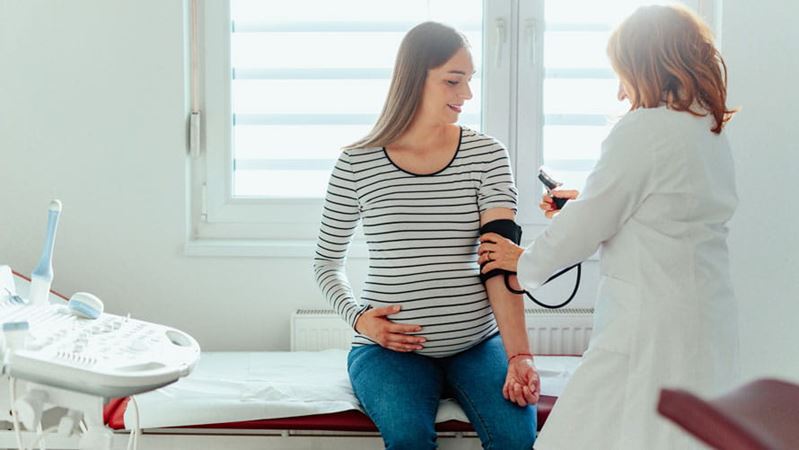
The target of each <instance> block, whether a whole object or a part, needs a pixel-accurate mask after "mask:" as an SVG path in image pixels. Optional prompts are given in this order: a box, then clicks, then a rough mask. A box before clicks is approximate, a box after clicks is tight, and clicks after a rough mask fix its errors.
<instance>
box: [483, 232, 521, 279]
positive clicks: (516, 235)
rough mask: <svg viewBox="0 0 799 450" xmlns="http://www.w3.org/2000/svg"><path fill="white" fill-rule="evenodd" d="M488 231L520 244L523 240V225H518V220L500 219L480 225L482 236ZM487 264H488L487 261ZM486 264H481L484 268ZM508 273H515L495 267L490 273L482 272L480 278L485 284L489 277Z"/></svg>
mask: <svg viewBox="0 0 799 450" xmlns="http://www.w3.org/2000/svg"><path fill="white" fill-rule="evenodd" d="M486 233H496V234H498V235H500V236H502V237H504V238H506V239H509V240H511V241H512V242H513V243H514V244H516V245H519V243H520V242H522V227H520V226H519V225H516V222H514V221H512V220H510V219H500V220H493V221H491V222H488V223H487V224H485V225H483V226H482V227H480V236H482V235H484V234H486ZM486 264H488V263H487V262H486ZM484 265H485V264H481V265H480V269H482V268H483V266H484ZM506 273H514V272H508V271H507V270H504V269H494V270H492V271H491V272H488V273H482V272H480V280H481V281H482V282H483V283H484V284H485V282H486V281H488V279H489V278H493V277H495V276H497V275H503V276H504V275H505V274H506Z"/></svg>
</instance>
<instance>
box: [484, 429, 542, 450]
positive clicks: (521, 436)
mask: <svg viewBox="0 0 799 450" xmlns="http://www.w3.org/2000/svg"><path fill="white" fill-rule="evenodd" d="M534 443H535V431H533V432H532V434H530V433H529V432H525V431H522V430H519V431H517V432H514V433H505V434H499V435H496V436H492V437H491V440H490V441H489V442H487V443H485V444H484V446H483V448H484V449H485V450H531V449H532V448H533V444H534Z"/></svg>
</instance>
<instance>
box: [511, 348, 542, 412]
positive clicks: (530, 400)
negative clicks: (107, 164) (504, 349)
mask: <svg viewBox="0 0 799 450" xmlns="http://www.w3.org/2000/svg"><path fill="white" fill-rule="evenodd" d="M540 394H541V379H540V378H539V377H538V372H537V371H536V370H535V366H534V365H533V358H531V357H527V356H520V357H516V358H513V359H512V360H511V361H510V362H509V363H508V375H507V376H506V377H505V385H504V386H503V387H502V396H503V397H505V400H508V401H510V402H513V403H515V404H517V405H519V406H527V405H532V404H534V403H538V398H539V396H540Z"/></svg>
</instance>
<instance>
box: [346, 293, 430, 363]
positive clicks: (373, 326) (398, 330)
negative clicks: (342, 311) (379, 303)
mask: <svg viewBox="0 0 799 450" xmlns="http://www.w3.org/2000/svg"><path fill="white" fill-rule="evenodd" d="M400 309H401V307H400V306H399V305H394V306H384V307H382V308H374V309H370V310H369V311H366V312H365V313H363V314H361V317H359V318H358V321H357V322H355V331H357V332H358V333H360V334H362V335H364V336H367V337H368V338H369V339H371V340H373V341H375V342H377V343H378V344H380V346H382V347H385V348H387V349H390V350H394V351H397V352H412V351H415V350H421V349H422V345H421V344H422V343H423V342H424V341H426V339H425V338H423V337H419V336H411V335H409V334H408V333H414V332H418V331H421V330H422V327H421V326H419V325H410V324H408V325H404V324H403V325H400V324H398V323H394V322H392V321H391V320H389V319H388V317H387V316H389V315H390V314H396V313H398V312H399V311H400Z"/></svg>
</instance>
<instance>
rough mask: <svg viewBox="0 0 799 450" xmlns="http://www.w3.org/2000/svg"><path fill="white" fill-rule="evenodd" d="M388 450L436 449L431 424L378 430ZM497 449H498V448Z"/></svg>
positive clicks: (405, 425) (408, 424) (433, 429)
mask: <svg viewBox="0 0 799 450" xmlns="http://www.w3.org/2000/svg"><path fill="white" fill-rule="evenodd" d="M380 433H381V434H382V435H383V442H385V444H386V449H388V450H427V449H434V448H436V438H437V435H436V430H435V426H434V425H433V423H429V424H428V423H424V424H423V423H407V422H406V423H397V424H396V426H392V427H383V429H381V430H380ZM498 448H499V447H498Z"/></svg>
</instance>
